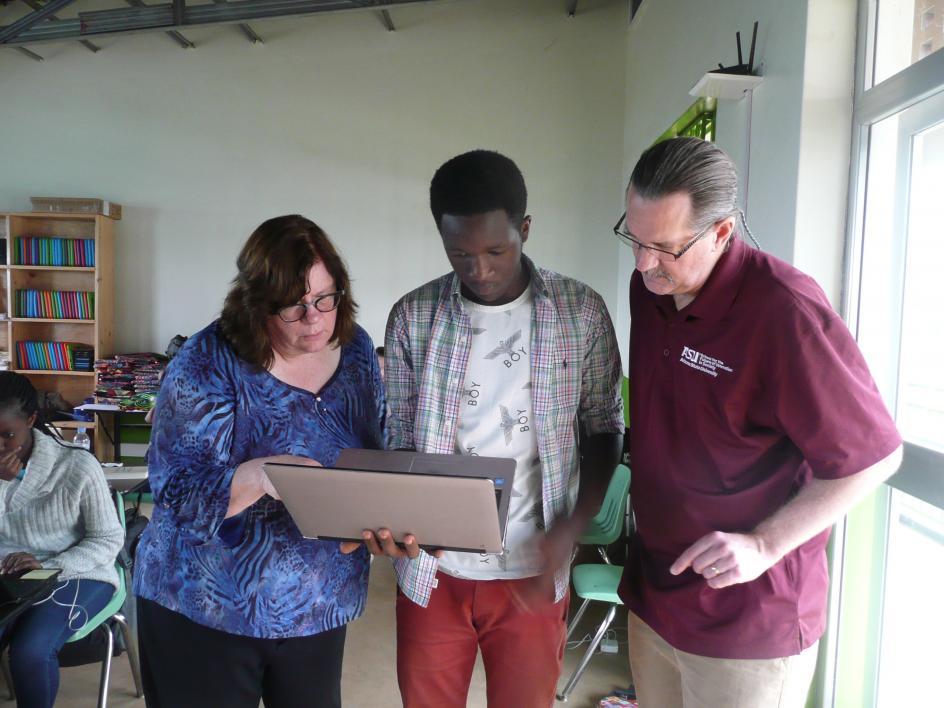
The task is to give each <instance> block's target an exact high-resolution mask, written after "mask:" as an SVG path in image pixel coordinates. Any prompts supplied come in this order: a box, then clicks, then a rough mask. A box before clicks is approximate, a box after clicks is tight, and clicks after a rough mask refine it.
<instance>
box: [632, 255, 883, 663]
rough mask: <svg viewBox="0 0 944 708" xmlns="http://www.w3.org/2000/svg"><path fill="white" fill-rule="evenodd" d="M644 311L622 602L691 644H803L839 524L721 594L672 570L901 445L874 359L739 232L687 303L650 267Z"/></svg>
mask: <svg viewBox="0 0 944 708" xmlns="http://www.w3.org/2000/svg"><path fill="white" fill-rule="evenodd" d="M630 310H631V314H632V325H631V332H630V359H629V376H630V381H631V386H632V394H631V397H630V420H631V421H632V427H631V429H630V444H631V451H632V468H633V479H632V490H631V491H632V500H633V508H634V511H635V515H636V533H635V534H634V536H633V538H632V540H631V550H630V556H629V559H628V561H627V564H626V571H625V573H624V574H623V580H622V583H621V586H620V597H621V598H622V599H623V601H624V602H625V603H626V605H627V606H628V607H629V609H630V610H632V611H633V612H635V613H636V614H637V615H638V616H639V617H641V618H642V619H643V620H644V621H645V622H646V623H647V624H648V625H649V626H650V627H652V628H653V629H654V630H655V631H656V632H658V633H659V634H660V635H661V636H662V637H663V638H664V639H665V640H666V641H667V642H669V644H671V645H672V646H674V647H675V648H677V649H681V650H682V651H686V652H690V653H693V654H700V655H703V656H711V657H719V658H731V659H767V658H776V657H784V656H792V655H794V654H798V653H799V652H800V651H802V650H803V649H805V648H807V647H808V646H810V645H811V644H812V643H813V642H815V641H816V640H817V639H819V637H820V635H822V633H823V630H824V628H825V622H826V595H827V589H828V584H829V578H828V575H827V571H826V553H825V548H826V541H827V539H828V537H829V530H826V531H823V532H822V533H820V534H819V535H817V536H815V537H814V538H813V539H811V540H809V541H807V542H806V543H804V544H803V545H801V546H800V547H798V548H796V549H795V550H793V551H791V552H790V553H788V554H787V555H786V556H784V557H783V558H782V559H781V560H780V561H779V562H778V563H777V564H775V565H774V566H773V567H771V568H770V569H769V570H768V571H767V572H765V573H764V574H763V575H761V576H760V577H758V578H757V579H755V580H753V581H751V582H748V583H740V584H738V585H733V586H731V587H727V588H723V589H720V590H714V589H712V588H710V587H708V585H707V583H706V581H705V579H704V578H703V577H702V576H701V575H698V574H696V573H695V572H694V571H692V570H691V569H690V568H689V569H687V570H686V571H684V572H683V573H682V574H681V575H679V576H673V575H672V574H671V573H669V566H671V565H672V563H673V562H674V561H675V560H676V559H677V558H678V556H679V555H680V554H681V553H682V551H684V550H685V549H686V548H687V547H688V546H690V545H691V544H692V543H694V542H695V541H696V540H697V539H699V538H700V537H702V536H703V535H705V534H707V533H710V532H712V531H726V532H742V533H743V532H749V531H751V530H752V529H754V528H755V527H756V526H757V524H759V523H760V522H761V521H763V520H764V519H766V518H767V517H769V516H771V515H772V514H773V513H774V512H776V511H777V510H778V509H780V508H781V507H782V506H783V505H784V504H786V503H787V502H788V501H789V500H790V499H791V498H792V497H793V496H794V495H795V494H796V493H797V491H798V490H799V489H800V488H801V487H803V486H804V485H806V484H807V483H808V482H809V481H810V480H811V479H812V478H813V477H816V478H819V479H837V478H840V477H845V476H848V475H852V474H855V473H857V472H860V471H862V470H864V469H865V468H867V467H869V466H870V465H872V464H874V463H876V462H878V461H879V460H881V459H883V458H885V457H886V456H888V455H889V454H891V453H892V452H893V451H894V450H895V448H896V447H898V445H899V444H900V443H901V437H900V436H899V434H898V431H897V430H896V428H895V424H894V422H893V421H892V419H891V416H890V415H889V414H888V411H887V410H886V408H885V405H884V403H883V402H882V399H881V396H880V395H879V393H878V390H877V388H876V386H875V384H874V382H873V380H872V377H871V375H870V374H869V371H868V368H867V366H866V364H865V361H864V360H863V358H862V354H861V352H860V351H859V348H858V347H857V346H856V343H855V341H854V340H853V338H852V335H851V334H850V333H849V330H848V329H847V328H846V326H845V324H844V323H843V322H842V320H841V319H840V318H839V316H838V315H837V314H836V313H835V312H834V311H833V309H832V308H831V307H830V305H829V302H828V301H827V299H826V296H825V294H824V293H823V291H822V290H821V289H820V288H819V286H818V285H817V284H816V283H815V282H814V281H813V280H812V279H811V278H809V277H808V276H806V275H804V274H802V273H800V272H799V271H798V270H796V269H795V268H793V267H792V266H790V265H789V264H787V263H785V262H783V261H780V260H778V259H776V258H774V257H772V256H770V255H767V254H765V253H762V252H761V251H757V250H754V249H752V248H749V247H748V246H746V245H745V244H744V243H743V242H741V241H739V240H735V241H734V242H732V245H731V248H730V249H729V250H728V252H727V253H725V254H724V255H723V256H722V257H721V259H720V260H719V261H718V263H717V265H716V266H715V268H714V270H713V271H712V273H711V275H710V276H709V278H708V281H707V282H706V283H705V285H704V287H703V288H702V290H701V292H699V294H698V296H697V297H696V298H695V300H694V301H693V302H691V303H690V304H689V305H688V306H687V307H685V308H683V309H682V311H681V312H679V311H677V310H676V309H675V304H674V301H673V299H672V297H671V296H658V295H654V294H652V293H650V292H649V291H648V290H647V289H646V287H645V285H644V284H643V281H642V278H641V276H640V274H639V273H638V272H636V273H634V274H633V277H632V281H631V283H630Z"/></svg>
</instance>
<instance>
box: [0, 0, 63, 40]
mask: <svg viewBox="0 0 944 708" xmlns="http://www.w3.org/2000/svg"><path fill="white" fill-rule="evenodd" d="M73 2H75V0H49V2H47V3H46V4H45V5H43V6H42V7H41V8H40V9H38V10H33V11H32V12H31V13H30V14H28V15H25V16H23V17H21V18H20V19H18V20H17V21H16V22H14V23H13V24H10V25H7V26H6V27H4V28H3V29H0V44H6V43H8V42H9V41H10V40H12V39H15V38H16V37H18V36H19V35H21V34H23V33H24V32H26V31H27V30H29V29H30V28H31V27H32V26H33V25H35V24H36V23H37V22H42V21H43V20H45V19H46V18H48V17H50V16H52V15H55V14H56V12H58V11H59V10H61V9H62V8H64V7H65V6H66V5H71V4H72V3H73Z"/></svg>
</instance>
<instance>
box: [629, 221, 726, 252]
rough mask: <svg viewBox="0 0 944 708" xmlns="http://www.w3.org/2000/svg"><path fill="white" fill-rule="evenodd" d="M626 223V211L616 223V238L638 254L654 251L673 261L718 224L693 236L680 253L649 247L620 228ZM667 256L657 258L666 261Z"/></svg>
mask: <svg viewBox="0 0 944 708" xmlns="http://www.w3.org/2000/svg"><path fill="white" fill-rule="evenodd" d="M625 221H626V212H625V211H624V212H623V215H622V216H621V217H620V219H619V221H617V222H616V226H614V227H613V233H614V234H616V238H618V239H619V240H620V241H622V242H623V243H625V244H627V245H629V246H630V247H632V249H633V250H634V251H636V252H638V251H639V250H640V249H645V250H647V251H652V252H653V253H663V254H665V256H672V260H676V261H677V260H678V259H679V258H681V257H682V256H684V255H685V253H686V252H687V251H688V250H689V249H690V248H691V247H692V246H694V245H695V244H696V243H698V241H699V240H701V239H702V238H704V237H705V236H707V235H708V232H709V231H711V229H712V228H714V226H715V224H717V223H718V222H717V221H716V222H715V223H714V224H709V225H708V228H706V229H705V230H704V231H701V232H699V233H698V234H696V235H695V236H693V237H692V239H691V240H690V241H689V242H688V243H686V244H685V245H684V246H682V248H681V249H680V250H679V251H667V250H666V249H664V248H656V247H655V246H647V245H646V244H644V243H642V242H641V241H639V240H638V239H637V238H636V237H635V236H633V235H632V234H631V233H629V232H628V231H624V230H623V229H621V228H620V227H621V226H623V223H624V222H625ZM665 256H662V257H660V256H656V258H659V260H666V258H665Z"/></svg>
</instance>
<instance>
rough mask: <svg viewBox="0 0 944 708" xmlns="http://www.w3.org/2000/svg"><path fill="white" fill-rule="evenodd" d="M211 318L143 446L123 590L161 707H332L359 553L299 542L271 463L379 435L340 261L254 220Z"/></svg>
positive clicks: (374, 384) (300, 232)
mask: <svg viewBox="0 0 944 708" xmlns="http://www.w3.org/2000/svg"><path fill="white" fill-rule="evenodd" d="M237 267H238V273H237V275H236V278H235V280H234V281H233V287H232V289H231V290H230V292H229V295H228V296H227V297H226V301H225V303H224V305H223V313H222V316H221V317H220V319H219V320H218V321H216V322H214V323H212V324H211V325H210V326H208V327H206V328H205V329H203V330H202V331H200V332H198V333H197V334H195V335H194V336H192V337H191V338H190V339H189V340H187V343H186V344H185V345H184V346H183V348H182V349H181V350H180V352H179V353H178V354H177V356H175V357H174V359H172V360H171V362H170V364H169V366H168V368H167V370H166V373H165V375H164V379H163V382H162V383H161V390H160V393H159V394H158V399H157V405H156V408H155V415H154V427H153V432H152V435H151V447H150V451H149V453H148V470H149V480H150V483H151V489H152V491H153V493H154V502H155V505H154V514H153V518H152V519H151V523H150V525H149V526H148V527H147V530H146V531H145V533H144V535H143V537H142V540H141V543H140V545H139V547H138V554H137V560H136V563H137V565H136V567H135V579H134V589H135V593H136V594H137V596H138V632H139V638H140V644H141V661H142V675H143V679H144V690H145V696H146V697H147V704H148V706H149V707H150V708H154V707H155V706H159V707H171V708H187V707H188V706H201V707H204V706H227V707H228V708H232V707H237V708H238V707H241V706H247V708H248V707H250V706H251V708H257V706H258V705H259V701H260V699H262V700H264V702H265V705H266V706H267V708H281V707H286V706H306V707H309V708H311V707H315V706H332V707H333V706H339V705H340V704H341V703H340V701H341V699H340V685H341V681H340V679H341V658H342V655H343V651H344V638H345V627H346V624H347V623H348V622H350V621H351V620H353V619H355V618H356V617H358V616H359V615H360V614H361V612H362V611H363V609H364V603H365V600H366V596H367V575H368V555H367V552H366V551H365V550H364V549H363V548H359V549H358V550H357V551H355V552H353V553H351V554H349V555H346V554H343V553H342V552H341V550H340V544H339V543H337V542H334V541H318V540H309V539H304V538H302V537H301V535H300V534H299V531H298V529H297V527H296V526H295V524H294V522H293V521H292V519H291V518H290V517H289V515H288V512H287V511H286V509H285V506H284V505H283V504H282V503H281V502H280V501H277V497H276V494H275V491H274V490H273V489H272V487H271V486H270V483H269V481H268V479H267V478H266V476H265V474H264V473H263V469H262V464H263V463H264V462H269V461H272V462H295V463H301V464H316V465H317V464H321V465H332V464H334V462H335V461H336V460H337V457H338V454H339V453H340V451H341V450H342V449H344V448H349V447H359V448H381V447H382V446H383V434H382V430H383V423H384V420H383V418H384V410H385V407H386V404H385V401H384V395H383V385H382V384H381V381H380V372H379V371H378V367H377V359H376V357H375V355H374V347H373V343H372V342H371V340H370V338H369V337H368V336H367V334H366V333H365V332H364V330H362V329H361V328H360V327H358V326H357V325H356V324H355V321H354V314H355V312H356V304H355V302H354V299H353V298H352V296H351V286H350V282H349V280H348V274H347V271H346V269H345V267H344V264H343V262H342V261H341V258H340V257H339V256H338V254H337V252H336V251H335V248H334V246H333V245H332V244H331V242H330V241H329V240H328V237H327V236H326V235H325V234H324V232H323V231H322V230H321V229H320V228H318V226H316V225H315V224H314V223H312V222H311V221H309V220H308V219H305V218H303V217H301V216H282V217H278V218H275V219H270V220H269V221H266V222H265V223H263V224H262V225H261V226H259V228H257V229H256V231H255V232H254V233H253V234H252V235H251V236H250V237H249V241H248V242H247V243H246V245H245V246H244V247H243V249H242V252H241V253H240V255H239V258H238V260H237Z"/></svg>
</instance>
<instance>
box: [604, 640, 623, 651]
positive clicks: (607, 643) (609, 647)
mask: <svg viewBox="0 0 944 708" xmlns="http://www.w3.org/2000/svg"><path fill="white" fill-rule="evenodd" d="M600 651H601V652H603V653H604V654H618V653H619V642H617V641H616V640H615V639H604V640H603V641H602V642H600Z"/></svg>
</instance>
